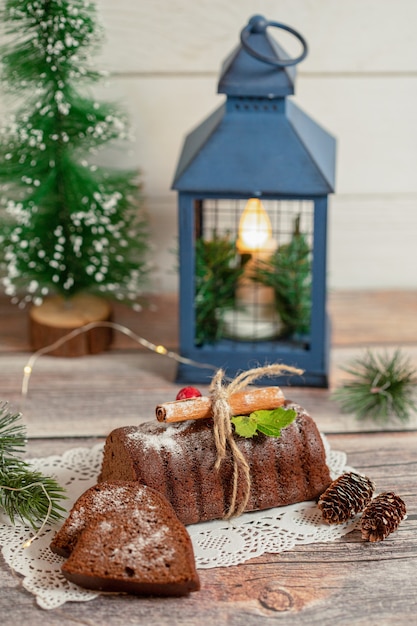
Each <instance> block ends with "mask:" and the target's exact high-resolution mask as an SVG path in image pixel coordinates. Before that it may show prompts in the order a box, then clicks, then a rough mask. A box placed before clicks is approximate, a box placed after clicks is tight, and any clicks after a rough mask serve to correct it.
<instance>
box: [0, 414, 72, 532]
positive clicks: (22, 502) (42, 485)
mask: <svg viewBox="0 0 417 626" xmlns="http://www.w3.org/2000/svg"><path fill="white" fill-rule="evenodd" d="M20 418H21V415H20V413H12V412H11V411H10V410H9V409H8V406H7V404H5V403H3V404H0V509H3V511H4V512H5V513H6V515H7V516H8V517H9V518H10V521H11V522H12V523H13V524H14V523H15V521H16V520H17V519H20V520H21V521H22V522H24V523H26V522H27V523H28V524H29V525H30V526H31V527H32V528H33V529H34V530H35V531H36V530H38V529H39V526H41V527H43V526H44V525H45V523H46V522H54V521H57V520H59V519H60V518H61V517H62V514H63V513H64V511H65V509H64V508H63V507H62V506H61V505H60V504H59V502H60V501H61V500H62V499H63V498H64V497H65V495H64V489H63V488H62V487H61V486H60V485H59V484H58V483H57V481H56V480H55V479H53V478H51V477H49V476H44V475H43V474H42V473H41V472H39V471H37V470H35V469H33V468H32V467H31V466H30V465H29V463H27V462H26V461H24V460H23V459H20V458H19V457H18V456H17V454H18V453H21V452H23V451H24V446H25V443H26V431H25V427H24V426H23V425H22V424H20V423H19V420H20Z"/></svg>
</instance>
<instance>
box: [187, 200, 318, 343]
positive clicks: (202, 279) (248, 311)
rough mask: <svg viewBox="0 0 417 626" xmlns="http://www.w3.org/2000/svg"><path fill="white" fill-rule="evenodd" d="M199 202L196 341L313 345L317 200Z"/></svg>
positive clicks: (197, 204) (196, 223)
mask: <svg viewBox="0 0 417 626" xmlns="http://www.w3.org/2000/svg"><path fill="white" fill-rule="evenodd" d="M194 207H195V250H196V267H195V277H196V281H195V285H196V287H195V288H196V291H195V315H196V337H195V344H196V345H197V346H203V345H213V344H214V345H215V344H217V343H220V342H222V341H227V342H228V345H229V349H233V346H235V347H237V346H238V344H239V343H241V342H253V343H254V344H255V343H256V344H257V343H259V342H264V341H268V342H270V341H274V342H283V343H287V344H288V343H289V344H290V345H296V346H297V348H300V347H301V348H302V349H305V350H308V349H309V347H310V343H309V342H310V339H309V335H310V322H311V320H310V316H311V281H312V271H311V268H312V249H313V239H314V232H313V230H314V201H313V200H306V199H296V200H294V199H291V200H290V199H286V200H282V199H262V201H259V200H258V199H251V198H238V199H236V198H229V199H223V198H214V199H213V198H205V199H200V200H196V201H195V203H194ZM248 211H249V219H248V220H246V221H245V220H243V219H242V215H243V214H244V212H245V214H246V215H247V214H248ZM245 228H246V230H247V232H246V233H245V232H244V231H245ZM251 230H252V232H250V231H251Z"/></svg>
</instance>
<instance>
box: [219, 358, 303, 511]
mask: <svg viewBox="0 0 417 626" xmlns="http://www.w3.org/2000/svg"><path fill="white" fill-rule="evenodd" d="M282 374H295V375H299V376H300V375H301V374H303V370H300V369H298V368H296V367H292V366H289V365H284V364H280V363H273V364H271V365H265V366H264V367H257V368H253V369H250V370H247V371H245V372H242V373H241V374H239V375H238V376H236V378H234V379H233V380H232V381H231V382H230V383H229V384H228V385H225V384H224V371H223V370H222V369H219V370H218V371H217V372H216V374H215V375H214V376H213V379H212V382H211V385H210V389H209V391H210V395H211V402H212V413H213V422H214V426H213V435H214V442H215V445H216V451H217V458H216V463H215V466H214V468H215V470H216V471H219V470H220V467H221V464H222V462H223V461H224V459H225V458H226V455H227V451H228V449H229V450H230V453H231V457H232V462H233V482H232V495H231V499H230V506H229V510H228V511H227V513H226V515H225V518H224V519H230V518H231V517H237V516H239V515H240V514H241V513H243V511H244V510H245V508H246V505H247V503H248V500H249V495H250V489H251V479H250V468H249V464H248V462H247V459H246V457H245V456H244V455H243V453H242V452H241V450H240V448H239V446H238V445H237V443H236V440H235V438H234V436H233V427H232V422H231V419H230V418H231V417H232V410H231V407H230V403H229V398H230V396H231V395H232V394H234V393H236V392H237V391H241V390H242V389H244V388H245V387H247V386H248V385H250V384H251V383H252V382H254V381H255V380H258V379H259V378H264V377H268V376H279V375H282ZM239 485H241V488H242V498H241V500H240V502H237V494H238V487H239Z"/></svg>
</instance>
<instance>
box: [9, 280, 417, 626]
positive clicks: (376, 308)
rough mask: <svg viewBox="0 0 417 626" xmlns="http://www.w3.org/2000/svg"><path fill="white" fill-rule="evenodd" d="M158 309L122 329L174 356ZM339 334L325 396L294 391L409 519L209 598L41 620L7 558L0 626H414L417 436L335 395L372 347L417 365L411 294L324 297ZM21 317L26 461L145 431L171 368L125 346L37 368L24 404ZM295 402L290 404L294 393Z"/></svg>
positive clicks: (268, 567) (19, 354)
mask: <svg viewBox="0 0 417 626" xmlns="http://www.w3.org/2000/svg"><path fill="white" fill-rule="evenodd" d="M154 304H155V306H154V308H153V310H152V311H147V312H145V313H143V314H139V315H138V314H132V313H130V312H129V311H126V310H125V309H123V307H118V308H117V309H116V310H115V321H117V322H118V323H121V324H124V325H126V327H129V328H131V329H132V330H134V332H136V333H138V334H140V335H142V336H144V337H146V338H147V339H149V340H151V341H155V342H156V343H163V344H164V345H166V346H167V347H170V348H172V349H175V348H176V346H177V335H176V299H175V296H165V297H159V298H156V297H155V298H154ZM329 311H330V314H331V316H332V322H333V338H332V372H331V381H332V382H331V388H330V389H329V390H322V389H319V390H317V389H301V388H299V389H297V388H292V389H291V397H292V398H293V399H294V400H297V401H300V403H302V404H303V405H304V406H305V407H306V409H307V410H309V411H310V412H311V413H312V415H313V417H314V418H315V419H316V421H317V423H318V425H319V427H320V428H321V430H322V431H323V432H325V433H326V435H327V437H328V440H329V442H330V445H331V447H332V448H333V449H336V450H343V451H345V452H346V454H347V458H348V463H349V465H351V466H353V467H354V468H355V469H357V470H358V471H360V472H364V473H366V474H367V475H368V476H369V477H370V478H372V480H374V482H375V483H376V487H377V491H378V492H380V491H385V490H394V491H395V492H397V493H398V494H399V495H401V496H402V497H403V499H404V501H405V502H406V504H407V510H408V517H407V519H406V520H405V521H403V522H402V524H401V525H400V527H399V529H398V530H397V532H395V533H393V534H392V535H390V536H389V537H388V538H387V539H386V540H385V541H383V542H382V543H378V544H370V543H365V542H363V541H362V540H361V537H360V534H359V532H358V531H354V532H352V533H350V534H348V535H346V536H345V537H343V538H342V539H340V540H338V541H335V542H332V543H322V544H311V545H307V546H301V547H297V548H294V549H293V550H290V551H288V552H284V553H281V554H267V555H264V556H262V557H258V558H255V559H252V560H251V561H248V562H247V563H245V564H242V565H239V566H235V567H229V568H218V569H211V570H201V571H200V577H201V583H202V589H201V591H200V592H198V593H194V594H191V595H190V596H189V597H186V598H168V599H156V598H136V597H129V596H117V595H109V596H104V595H103V596H100V597H98V598H96V599H94V600H92V601H89V602H80V603H66V604H65V605H64V606H62V607H61V608H59V609H54V610H51V611H45V610H42V609H40V608H39V607H38V606H37V605H36V602H35V599H34V597H33V596H32V595H31V594H29V593H28V592H26V591H25V590H24V589H23V588H22V585H21V580H20V577H19V576H18V575H16V574H15V573H14V572H12V571H11V570H10V569H9V567H8V566H7V565H6V564H5V563H4V561H3V559H2V557H0V589H1V593H0V616H1V618H0V619H1V623H2V624H6V625H8V624H13V625H16V626H18V625H20V624H30V626H37V625H38V624H39V625H40V624H42V625H43V626H50V625H53V624H61V625H62V626H65V625H66V624H86V625H89V626H92V625H97V626H99V625H102V624H103V625H106V624H109V625H115V626H116V625H117V626H119V625H120V626H127V625H136V624H137V625H139V624H141V625H142V624H146V625H147V624H157V625H158V626H163V625H167V626H168V625H170V626H171V625H176V624H181V625H187V626H197V625H198V626H199V625H200V624H213V623H217V624H219V625H220V624H227V625H228V626H237V625H245V626H252V625H255V624H278V623H279V624H281V623H282V624H285V625H287V624H288V625H290V626H291V625H293V624H294V625H298V624H299V625H314V624H319V625H320V626H325V625H327V624H328V625H332V626H333V625H334V624H337V625H345V624H346V625H360V626H362V625H368V624H370V625H374V624H375V625H378V626H382V625H389V626H391V625H395V626H396V625H397V624H407V625H411V624H416V623H417V617H416V616H417V592H416V579H417V541H416V530H417V514H416V512H417V427H416V420H415V419H414V417H413V419H412V420H410V422H409V423H408V424H407V425H406V426H405V429H404V427H403V425H402V424H401V423H398V422H395V421H393V422H392V423H390V424H388V425H387V427H384V428H381V427H380V426H377V425H375V424H373V423H368V422H364V423H359V422H357V421H356V420H355V419H354V417H353V416H346V415H345V416H343V415H341V414H340V412H338V408H337V406H336V405H335V404H334V403H333V402H332V399H331V397H330V394H331V391H332V388H333V387H334V386H335V385H336V384H337V383H338V382H339V381H340V377H341V373H340V371H339V370H340V365H341V364H343V363H344V362H345V361H346V359H347V358H350V357H351V356H352V355H357V354H358V353H360V351H362V350H363V349H364V348H366V347H367V346H371V347H372V348H375V349H383V350H389V349H391V348H394V347H401V349H402V350H403V351H404V353H406V354H409V356H410V358H411V359H412V360H413V361H415V360H417V294H416V293H410V292H378V293H377V292H376V293H355V292H344V293H335V294H330V298H329ZM30 355H31V352H30V347H29V345H28V339H27V333H26V312H25V311H19V310H16V309H15V308H13V307H11V306H10V304H9V303H8V302H7V301H6V300H1V299H0V399H2V400H7V401H9V402H10V403H11V404H12V406H13V407H14V408H16V409H17V410H22V412H23V416H24V419H25V421H26V424H27V428H28V433H29V435H30V439H29V441H28V445H27V456H28V457H29V458H31V457H43V456H48V455H50V454H61V453H62V452H64V451H65V450H68V449H71V448H73V447H77V446H80V445H85V446H92V445H94V444H95V443H97V442H99V441H103V440H104V438H105V436H106V434H107V433H108V432H109V430H110V429H111V428H113V427H115V426H116V425H126V424H128V423H132V420H135V421H138V420H139V419H145V418H147V419H150V418H151V417H152V416H151V414H150V413H149V411H150V410H151V407H152V406H153V407H154V406H155V405H156V404H157V403H158V402H160V401H164V400H167V399H171V398H173V396H174V395H175V393H174V392H175V391H176V389H177V385H176V384H175V381H174V376H175V364H174V363H173V362H172V361H170V360H169V359H166V358H164V357H159V356H158V355H155V354H153V353H149V352H147V351H146V350H144V349H143V348H140V347H138V345H137V344H136V343H134V342H132V341H131V340H130V339H129V338H128V337H126V336H124V335H122V336H117V337H115V340H114V343H113V346H112V349H111V350H110V351H109V352H107V353H105V354H102V355H98V356H95V357H83V358H82V359H63V358H58V357H48V356H43V357H42V358H41V359H39V360H38V361H37V363H36V367H35V368H34V370H33V373H32V377H31V380H30V388H29V393H28V396H27V398H26V400H25V402H23V399H22V396H21V384H22V374H23V367H24V365H25V363H26V362H27V360H28V358H29V357H30ZM286 395H288V393H286Z"/></svg>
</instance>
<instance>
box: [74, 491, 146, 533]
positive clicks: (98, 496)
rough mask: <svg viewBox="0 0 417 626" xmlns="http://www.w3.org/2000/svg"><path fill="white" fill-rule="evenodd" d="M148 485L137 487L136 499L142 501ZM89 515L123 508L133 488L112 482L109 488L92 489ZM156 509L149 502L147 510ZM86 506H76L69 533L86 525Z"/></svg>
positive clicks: (77, 530) (130, 498)
mask: <svg viewBox="0 0 417 626" xmlns="http://www.w3.org/2000/svg"><path fill="white" fill-rule="evenodd" d="M145 490H146V487H144V486H139V485H138V487H137V489H136V493H135V497H134V499H135V501H136V502H138V503H139V502H141V500H142V499H143V496H144V493H145ZM89 495H90V496H91V498H89V506H88V509H89V517H92V516H94V515H96V514H103V513H107V512H109V511H115V510H121V509H122V508H123V507H124V506H125V505H126V504H128V503H129V502H131V500H132V490H131V489H129V487H127V486H125V485H115V484H112V485H111V488H109V489H106V488H104V489H100V490H97V491H96V490H95V489H93V490H91V491H90V492H89ZM151 509H155V506H154V505H151V504H150V503H148V504H147V510H151ZM86 514H87V513H86V508H85V506H83V505H80V506H78V507H77V508H74V509H73V510H72V512H71V515H70V517H69V518H68V521H67V532H68V534H75V533H78V532H79V531H80V530H81V529H82V528H83V527H84V526H85V521H86Z"/></svg>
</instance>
